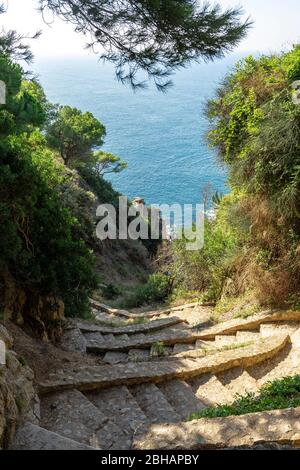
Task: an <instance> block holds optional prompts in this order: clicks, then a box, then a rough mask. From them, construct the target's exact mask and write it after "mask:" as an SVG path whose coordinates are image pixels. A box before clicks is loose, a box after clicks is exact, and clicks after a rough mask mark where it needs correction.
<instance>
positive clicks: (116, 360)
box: [103, 351, 128, 365]
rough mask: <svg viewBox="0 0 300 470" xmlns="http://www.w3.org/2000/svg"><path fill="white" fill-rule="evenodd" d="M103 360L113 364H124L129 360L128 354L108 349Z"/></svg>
mask: <svg viewBox="0 0 300 470" xmlns="http://www.w3.org/2000/svg"><path fill="white" fill-rule="evenodd" d="M103 361H104V362H106V363H107V364H111V365H114V364H123V363H126V362H128V354H127V353H121V352H114V351H108V352H107V353H106V354H105V356H104V358H103Z"/></svg>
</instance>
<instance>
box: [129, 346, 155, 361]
mask: <svg viewBox="0 0 300 470" xmlns="http://www.w3.org/2000/svg"><path fill="white" fill-rule="evenodd" d="M149 359H150V351H149V349H130V350H129V352H128V361H132V362H144V361H148V360H149Z"/></svg>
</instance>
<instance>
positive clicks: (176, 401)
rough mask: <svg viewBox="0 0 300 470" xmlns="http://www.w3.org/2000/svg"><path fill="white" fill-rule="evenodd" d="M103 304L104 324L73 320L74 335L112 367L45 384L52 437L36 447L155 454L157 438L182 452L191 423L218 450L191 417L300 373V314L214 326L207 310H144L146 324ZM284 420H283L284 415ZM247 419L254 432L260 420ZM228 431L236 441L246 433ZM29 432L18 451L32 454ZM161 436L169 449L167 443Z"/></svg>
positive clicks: (99, 313)
mask: <svg viewBox="0 0 300 470" xmlns="http://www.w3.org/2000/svg"><path fill="white" fill-rule="evenodd" d="M93 307H94V308H95V317H96V320H95V322H93V323H91V322H82V321H80V322H75V323H73V324H72V325H71V326H70V329H69V330H67V332H66V336H65V339H66V342H67V343H68V344H67V347H68V348H69V349H71V350H72V348H73V350H77V351H78V350H80V351H81V352H82V354H97V355H99V358H100V359H101V360H102V363H103V365H99V366H89V367H82V368H79V369H78V368H77V369H76V370H72V368H70V369H68V370H62V371H58V372H57V373H56V374H55V375H49V377H48V379H47V380H46V381H44V382H43V383H40V384H39V391H40V398H41V422H40V426H41V428H42V431H43V432H41V434H40V436H44V441H43V442H41V440H43V439H42V437H40V439H38V440H37V443H36V444H34V443H33V440H32V439H31V440H30V438H28V446H29V447H30V448H33V447H34V448H37V447H38V448H43V449H44V448H47V436H49V442H50V444H49V446H50V447H51V446H52V447H51V448H53V445H54V444H53V442H55V445H58V446H59V445H60V444H57V442H59V439H61V446H62V448H66V446H67V445H68V443H69V444H70V448H71V447H72V446H74V445H76V444H75V443H77V444H78V445H79V446H83V447H82V448H95V449H119V450H126V449H130V448H150V447H149V445H150V444H149V442H152V443H153V445H154V443H155V446H156V447H152V448H167V447H164V445H168V446H169V447H168V448H176V446H177V448H178V443H176V439H175V438H173V439H172V433H173V435H174V436H175V435H177V436H179V435H180V436H181V442H182V441H183V436H182V433H181V432H180V429H182V427H183V426H187V429H189V432H190V433H192V436H193V438H192V440H191V442H195V440H197V436H198V440H199V439H200V437H201V436H202V437H201V439H200V440H201V442H202V441H203V439H204V440H205V439H206V441H207V442H209V445H211V441H209V438H208V435H207V434H205V432H202V431H201V429H202V428H201V426H200V425H199V421H198V422H197V424H195V426H193V427H192V428H191V424H190V423H186V424H184V421H186V420H187V419H188V417H189V415H190V414H191V413H193V412H195V411H198V410H201V409H204V408H206V407H208V406H211V405H215V404H226V403H230V402H232V401H233V400H234V398H235V396H236V395H237V394H240V395H243V394H245V393H248V392H253V393H256V392H257V391H258V389H259V388H260V387H261V386H262V385H263V384H265V383H266V382H268V381H269V380H271V379H272V380H273V379H275V378H280V377H285V376H287V375H294V374H297V373H300V312H280V311H276V312H263V313H261V314H260V315H255V316H253V317H250V318H248V319H235V320H231V321H229V322H225V323H222V324H218V325H215V326H212V327H209V328H206V327H205V325H207V319H208V314H207V311H206V312H205V311H203V309H202V308H201V307H199V306H197V305H192V306H184V307H182V309H181V310H180V309H177V310H176V311H174V310H169V311H163V312H159V313H156V314H155V313H154V312H150V313H148V314H143V322H139V321H136V320H137V318H138V317H137V315H135V316H134V315H133V314H130V313H129V312H124V311H121V313H120V311H115V310H114V311H112V310H111V309H109V308H108V307H106V306H101V305H100V304H98V303H96V302H93ZM187 311H188V312H189V313H190V316H191V317H192V319H193V320H192V324H190V323H188V321H187V320H188V317H189V315H187V313H186V312H187ZM197 312H198V313H197ZM197 315H198V316H197ZM145 316H147V317H148V318H147V320H148V321H145ZM120 318H122V319H123V321H124V318H126V322H128V324H124V323H120V321H121V320H120ZM118 322H119V324H118ZM194 324H197V325H198V327H197V328H195V327H194V326H193V325H194ZM199 325H200V326H199ZM158 344H159V347H158V346H157V345H158ZM282 413H283V416H284V417H283V419H286V415H284V412H282ZM247 416H250V415H247ZM272 416H273V415H272ZM274 416H275V418H276V420H277V421H278V420H280V414H278V413H277V414H276V413H275V414H274ZM234 418H235V419H238V418H236V417H234ZM275 418H274V419H275ZM226 419H227V420H229V418H223V420H225V421H226ZM247 420H248V421H249V422H248V421H247ZM246 421H247V423H248V424H247V426H248V427H247V426H246V425H245V426H246V429H247V432H248V433H249V434H251V433H252V428H251V420H250V418H246ZM204 422H205V423H207V422H208V420H205V421H203V420H201V423H204ZM228 422H229V421H228ZM278 422H279V421H278ZM295 422H296V421H295ZM210 423H211V422H210ZM205 425H206V424H205ZM26 426H29V424H28V423H27V424H26ZM189 426H190V427H189ZM207 426H208V428H209V426H211V424H207ZM216 426H217V425H216ZM245 426H244V427H245ZM270 426H271V424H270ZM209 429H212V428H209ZM215 429H219V428H218V427H216V428H215ZM224 429H227V431H226V432H227V433H228V442H229V441H230V439H229V437H231V438H232V433H238V429H239V427H238V426H237V427H236V431H235V428H234V426H233V427H231V428H228V426H226V425H225V428H224ZM230 429H231V430H230ZM266 429H267V428H266ZM154 430H155V431H154ZM216 432H218V433H220V430H218V431H216ZM24 433H25V431H24V432H22V428H21V429H19V431H18V435H17V439H16V443H15V447H16V448H24V445H25V444H24V443H25V441H26V436H25V434H24ZM47 433H48V434H47ZM166 433H167V434H168V438H167V439H166V436H165V434H166ZM195 433H197V436H196V435H194V434H195ZM201 433H202V434H201ZM225 434H226V433H225ZM225 434H224V433H223V434H222V439H223V441H222V442H223V443H224V439H225V437H224V435H225ZM28 435H29V436H31V433H29V434H28ZM158 435H160V436H161V442H162V443H164V444H161V445H159V443H158V442H157V436H158ZM244 435H245V433H244ZM53 436H54V437H55V439H54V437H53ZM147 436H148V437H147ZM203 436H205V437H203ZM218 436H219V434H218ZM299 436H300V435H299ZM260 439H261V436H260ZM265 439H266V442H269V441H268V437H266V436H265ZM293 439H294V433H293ZM206 441H205V442H206ZM233 441H234V440H233ZM233 441H232V442H233ZM237 441H238V438H236V442H237ZM294 441H295V439H294ZM294 441H293V442H294ZM299 441H300V438H299ZM166 442H167V444H166ZM205 442H203V446H204V447H205V445H206V443H205ZM216 442H217V444H216V445H219V441H218V440H217V439H216ZM234 442H235V441H234ZM251 442H252V441H251ZM255 442H258V441H255V440H254V441H253V442H252V443H251V445H255ZM260 442H261V441H260ZM272 442H273V441H272ZM274 442H275V441H274ZM248 444H249V439H248V440H247V439H245V445H248ZM207 445H208V444H207ZM220 445H221V444H220ZM222 445H223V444H222ZM236 445H239V444H236ZM241 445H243V443H242V444H241ZM181 448H184V447H181ZM188 448H197V446H195V447H188Z"/></svg>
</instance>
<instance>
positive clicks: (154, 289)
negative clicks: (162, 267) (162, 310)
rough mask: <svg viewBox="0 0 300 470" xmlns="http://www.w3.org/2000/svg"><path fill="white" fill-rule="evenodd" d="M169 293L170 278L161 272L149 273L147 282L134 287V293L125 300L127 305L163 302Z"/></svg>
mask: <svg viewBox="0 0 300 470" xmlns="http://www.w3.org/2000/svg"><path fill="white" fill-rule="evenodd" d="M169 294H170V279H169V277H168V276H166V275H165V274H162V273H156V274H151V276H149V279H148V282H147V283H146V284H144V285H142V286H139V287H137V288H136V291H135V293H134V294H133V295H132V296H131V297H130V298H129V299H128V300H127V307H129V308H134V307H140V306H141V305H146V304H153V303H156V302H163V301H164V300H166V298H167V297H168V295H169Z"/></svg>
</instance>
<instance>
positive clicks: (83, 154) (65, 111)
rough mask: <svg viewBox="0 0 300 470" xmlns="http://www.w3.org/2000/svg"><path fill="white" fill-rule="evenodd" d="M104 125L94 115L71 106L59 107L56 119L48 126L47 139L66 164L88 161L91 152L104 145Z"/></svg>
mask: <svg viewBox="0 0 300 470" xmlns="http://www.w3.org/2000/svg"><path fill="white" fill-rule="evenodd" d="M105 134H106V130H105V127H104V125H103V124H102V123H101V122H100V121H98V119H96V118H95V117H94V116H93V114H92V113H89V112H82V111H80V110H79V109H76V108H71V107H70V106H60V107H58V109H57V111H56V113H54V119H53V120H52V121H51V122H50V124H49V125H48V126H47V139H48V142H49V144H50V146H51V147H52V148H55V149H57V150H59V152H60V155H61V157H62V159H63V160H64V162H65V164H66V165H68V164H69V163H70V162H72V161H73V162H74V161H76V160H84V159H86V158H87V157H88V156H89V154H90V152H91V150H92V149H93V148H96V147H100V146H101V145H102V144H103V138H104V136H105Z"/></svg>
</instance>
